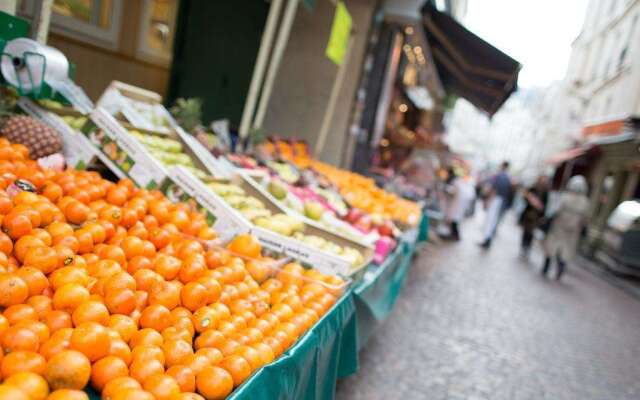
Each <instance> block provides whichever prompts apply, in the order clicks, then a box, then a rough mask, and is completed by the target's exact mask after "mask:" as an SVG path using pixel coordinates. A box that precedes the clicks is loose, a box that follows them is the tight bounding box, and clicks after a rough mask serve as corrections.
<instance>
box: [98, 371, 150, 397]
mask: <svg viewBox="0 0 640 400" xmlns="http://www.w3.org/2000/svg"><path fill="white" fill-rule="evenodd" d="M125 389H142V386H141V385H140V384H139V383H138V381H136V380H135V379H133V378H132V377H130V376H121V377H118V378H114V379H113V380H111V381H109V382H107V384H106V385H104V387H103V389H102V398H103V399H105V400H106V399H112V398H113V397H114V396H115V394H116V393H117V392H119V391H122V390H125Z"/></svg>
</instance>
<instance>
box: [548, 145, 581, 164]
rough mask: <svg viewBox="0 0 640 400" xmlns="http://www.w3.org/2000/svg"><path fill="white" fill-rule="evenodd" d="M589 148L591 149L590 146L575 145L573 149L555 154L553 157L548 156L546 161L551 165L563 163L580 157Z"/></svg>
mask: <svg viewBox="0 0 640 400" xmlns="http://www.w3.org/2000/svg"><path fill="white" fill-rule="evenodd" d="M587 150H589V148H588V147H575V148H573V149H569V150H565V151H562V152H560V153H557V154H554V155H552V156H551V157H549V158H547V159H546V160H545V162H546V163H547V164H550V165H558V164H562V163H563V162H565V161H569V160H573V159H574V158H577V157H580V156H581V155H583V154H584V153H586V152H587Z"/></svg>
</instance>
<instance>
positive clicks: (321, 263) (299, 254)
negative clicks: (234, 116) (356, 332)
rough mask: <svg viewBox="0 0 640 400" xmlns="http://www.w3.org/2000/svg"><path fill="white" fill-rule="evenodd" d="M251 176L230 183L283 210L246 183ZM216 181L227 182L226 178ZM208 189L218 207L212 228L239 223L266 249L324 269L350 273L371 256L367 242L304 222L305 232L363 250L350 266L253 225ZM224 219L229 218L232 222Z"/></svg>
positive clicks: (314, 248) (271, 208) (334, 272)
mask: <svg viewBox="0 0 640 400" xmlns="http://www.w3.org/2000/svg"><path fill="white" fill-rule="evenodd" d="M250 179H251V178H249V177H247V176H246V175H244V174H238V175H237V176H236V179H235V180H234V181H233V182H232V183H233V184H235V185H236V186H238V187H239V188H240V189H242V190H243V191H244V192H245V193H246V194H247V195H248V196H250V197H253V198H256V199H258V200H259V201H260V202H262V203H263V204H264V205H265V206H266V208H267V209H268V210H269V211H271V212H273V213H284V210H282V209H280V208H279V207H278V206H277V205H276V204H274V203H273V202H272V201H271V200H270V199H269V198H268V197H266V196H265V195H264V194H263V193H262V192H261V191H260V190H258V189H257V188H256V187H255V185H254V184H251V183H249V180H250ZM217 182H221V183H229V181H217ZM253 182H255V181H253ZM209 190H210V200H211V202H212V203H214V205H215V207H216V208H217V209H218V210H219V211H218V214H216V217H217V220H216V223H215V225H214V228H216V229H217V230H221V229H224V226H225V225H228V224H235V225H239V226H242V227H243V230H245V231H248V232H251V233H252V234H253V235H254V236H255V237H256V238H258V240H259V241H260V243H261V244H262V246H263V247H265V248H266V249H269V250H271V251H273V252H276V253H279V254H285V255H287V256H289V257H292V258H294V259H296V260H299V261H301V262H303V263H305V264H308V265H311V266H313V267H315V268H317V269H318V270H320V271H321V272H323V273H329V274H338V275H341V276H351V275H353V274H356V273H357V272H358V271H360V270H361V269H362V268H364V267H366V266H367V265H368V264H369V262H370V261H371V259H372V257H373V249H372V248H371V247H369V246H364V245H362V244H360V243H357V242H354V241H352V240H349V239H347V238H344V237H341V236H338V235H335V234H333V233H331V232H327V231H326V230H321V229H318V228H316V227H313V226H310V225H306V224H303V231H304V232H305V234H306V235H314V236H318V237H320V238H322V239H324V240H327V241H329V242H331V243H334V244H336V245H338V246H343V247H344V246H348V247H351V248H353V249H355V250H357V251H359V252H360V253H361V254H362V257H363V262H361V263H359V264H358V265H357V266H353V265H351V263H350V262H349V261H348V260H346V259H344V258H342V257H340V256H338V255H335V254H333V253H330V252H328V251H323V250H321V249H318V248H316V247H314V246H311V245H309V244H307V243H304V242H302V241H300V240H298V239H295V238H292V237H289V236H285V235H282V234H280V233H276V232H274V231H271V230H268V229H266V228H262V227H259V226H256V225H254V224H253V223H251V222H250V221H249V219H247V218H246V217H245V216H244V215H242V213H241V212H240V211H238V210H236V209H235V208H233V207H232V206H231V205H229V204H228V203H227V201H226V200H224V199H223V198H222V197H221V196H219V195H218V194H216V193H214V192H213V190H211V189H209ZM227 220H232V222H229V221H227Z"/></svg>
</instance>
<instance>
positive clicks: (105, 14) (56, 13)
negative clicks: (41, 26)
mask: <svg viewBox="0 0 640 400" xmlns="http://www.w3.org/2000/svg"><path fill="white" fill-rule="evenodd" d="M35 7H36V4H35V1H33V0H24V1H23V2H22V4H21V7H20V11H21V14H23V15H24V16H26V17H28V18H33V16H34V15H35ZM121 15H122V0H54V1H53V8H52V10H51V27H50V30H51V32H54V33H58V34H61V35H64V36H68V37H70V38H73V39H76V40H79V41H82V42H86V43H90V44H93V45H96V46H100V47H105V48H108V49H116V48H117V47H118V35H119V33H120V19H121Z"/></svg>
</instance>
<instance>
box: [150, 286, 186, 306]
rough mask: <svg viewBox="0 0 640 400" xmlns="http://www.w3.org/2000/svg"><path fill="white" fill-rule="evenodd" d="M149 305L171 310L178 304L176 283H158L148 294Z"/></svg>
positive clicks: (178, 290) (178, 293) (178, 294)
mask: <svg viewBox="0 0 640 400" xmlns="http://www.w3.org/2000/svg"><path fill="white" fill-rule="evenodd" d="M149 304H160V305H163V306H165V307H167V309H169V310H172V309H174V308H176V307H177V306H178V305H179V304H180V288H179V287H178V282H160V283H159V284H157V285H155V286H154V287H153V288H152V289H151V291H150V292H149Z"/></svg>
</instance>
